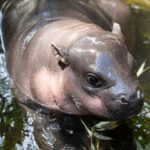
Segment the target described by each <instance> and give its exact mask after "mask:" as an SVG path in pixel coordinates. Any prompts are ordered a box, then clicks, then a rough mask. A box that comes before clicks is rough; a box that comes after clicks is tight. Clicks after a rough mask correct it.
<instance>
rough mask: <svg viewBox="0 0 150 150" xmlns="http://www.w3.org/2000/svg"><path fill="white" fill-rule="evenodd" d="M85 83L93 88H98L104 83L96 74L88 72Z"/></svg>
mask: <svg viewBox="0 0 150 150" xmlns="http://www.w3.org/2000/svg"><path fill="white" fill-rule="evenodd" d="M86 83H87V84H88V85H90V86H92V87H93V88H99V87H101V86H102V85H103V84H104V81H103V80H102V79H101V78H100V77H99V76H98V75H96V74H93V73H88V74H87V75H86Z"/></svg>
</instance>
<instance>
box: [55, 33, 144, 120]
mask: <svg viewBox="0 0 150 150" xmlns="http://www.w3.org/2000/svg"><path fill="white" fill-rule="evenodd" d="M53 49H54V47H53ZM55 49H57V48H56V47H55ZM57 52H58V51H57ZM57 52H56V53H57ZM58 53H59V52H58ZM66 58H67V57H66ZM59 59H60V58H59ZM62 59H63V58H62ZM59 61H60V62H61V60H59ZM61 63H62V64H63V65H64V67H62V70H63V71H62V72H63V82H64V89H65V92H66V95H67V97H68V99H69V101H70V102H71V103H73V104H74V106H75V107H76V109H77V110H78V113H79V114H90V115H91V114H92V115H96V116H99V117H102V118H106V119H110V120H113V119H115V120H122V119H127V118H130V117H132V116H133V115H136V114H137V113H139V112H140V110H141V108H142V106H143V94H142V93H141V91H140V89H139V83H138V80H137V77H136V73H135V72H134V59H133V57H132V56H131V55H130V53H129V52H128V51H127V48H126V46H125V43H124V40H123V38H121V36H119V35H117V31H114V33H112V32H107V31H103V32H102V31H101V34H99V33H93V34H90V35H88V36H84V37H82V38H80V39H79V40H78V41H76V42H75V43H74V44H73V45H72V46H71V47H70V48H69V50H68V58H67V59H65V58H64V60H62V62H61ZM63 65H62V66H63ZM71 109H72V108H71V105H70V112H71ZM73 109H74V108H73ZM64 111H65V110H64Z"/></svg>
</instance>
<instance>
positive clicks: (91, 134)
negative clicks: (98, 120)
mask: <svg viewBox="0 0 150 150" xmlns="http://www.w3.org/2000/svg"><path fill="white" fill-rule="evenodd" d="M80 120H81V122H82V124H83V125H84V127H85V129H86V131H87V133H88V135H89V136H90V137H92V136H93V133H92V131H91V130H90V129H89V128H88V127H87V125H86V124H85V123H84V121H83V120H82V119H80Z"/></svg>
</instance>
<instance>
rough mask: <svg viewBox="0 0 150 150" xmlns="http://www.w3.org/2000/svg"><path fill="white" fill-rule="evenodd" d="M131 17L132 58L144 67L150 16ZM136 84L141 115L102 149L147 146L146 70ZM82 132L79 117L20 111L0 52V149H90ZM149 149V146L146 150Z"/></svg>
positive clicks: (149, 90)
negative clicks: (141, 93) (141, 101)
mask: <svg viewBox="0 0 150 150" xmlns="http://www.w3.org/2000/svg"><path fill="white" fill-rule="evenodd" d="M134 16H135V24H136V25H137V26H136V33H137V42H136V48H135V51H133V55H134V57H135V58H136V60H137V65H138V66H140V64H141V63H142V62H143V61H144V60H146V64H147V66H148V65H150V28H149V26H150V13H148V12H138V13H135V15H134ZM0 45H1V44H0ZM140 81H141V85H142V89H143V90H144V93H145V100H146V102H145V106H144V109H143V111H142V113H141V114H140V115H138V116H137V117H135V118H133V119H132V120H130V121H127V122H126V123H125V124H122V125H121V126H120V127H118V128H116V129H115V130H113V131H109V132H108V133H106V134H108V135H109V136H111V137H113V138H114V139H115V140H114V141H109V142H101V149H102V150H106V149H108V150H109V149H114V150H130V149H131V150H136V144H135V141H137V144H141V146H142V147H143V148H145V147H146V145H147V146H148V145H150V71H149V72H146V73H144V74H143V75H142V76H141V77H140ZM85 120H86V119H85ZM66 122H67V123H66ZM74 125H75V127H74ZM83 130H84V129H83V126H82V124H81V123H80V120H79V118H76V117H73V118H72V117H66V116H60V117H58V118H57V119H56V118H55V116H54V117H49V113H47V112H46V113H45V112H42V114H41V113H39V112H37V111H33V110H30V109H28V108H26V107H25V108H24V109H23V108H22V107H20V105H19V104H18V101H17V99H16V98H15V96H14V95H13V94H12V92H11V84H10V81H9V79H8V74H7V71H6V64H5V56H4V54H3V53H2V50H1V53H0V150H1V149H2V150H14V149H15V150H26V149H28V150H38V149H43V150H46V149H52V150H53V149H54V150H55V149H56V150H59V149H61V150H74V149H77V150H81V149H85V150H86V149H89V147H90V141H89V139H88V137H87V134H86V131H85V133H83V132H82V131H83ZM64 135H65V138H64ZM87 145H88V146H87ZM149 149H150V147H149V148H148V149H147V150H149Z"/></svg>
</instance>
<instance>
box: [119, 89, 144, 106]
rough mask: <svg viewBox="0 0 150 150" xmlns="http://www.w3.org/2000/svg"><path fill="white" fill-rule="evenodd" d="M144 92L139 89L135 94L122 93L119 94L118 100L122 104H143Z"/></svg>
mask: <svg viewBox="0 0 150 150" xmlns="http://www.w3.org/2000/svg"><path fill="white" fill-rule="evenodd" d="M143 97H144V96H143V93H142V92H141V91H140V90H138V91H137V92H135V94H133V95H132V96H130V97H129V96H127V95H126V94H120V95H119V96H118V99H117V101H118V102H119V103H120V104H121V105H122V106H127V105H130V104H132V103H135V104H136V103H137V104H141V103H143V101H144V100H143Z"/></svg>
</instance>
